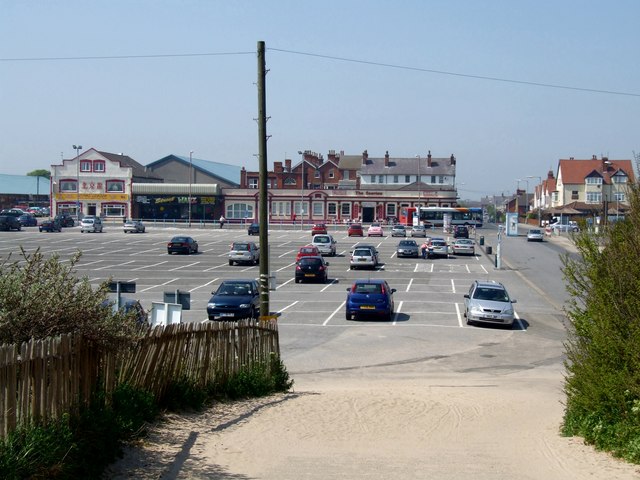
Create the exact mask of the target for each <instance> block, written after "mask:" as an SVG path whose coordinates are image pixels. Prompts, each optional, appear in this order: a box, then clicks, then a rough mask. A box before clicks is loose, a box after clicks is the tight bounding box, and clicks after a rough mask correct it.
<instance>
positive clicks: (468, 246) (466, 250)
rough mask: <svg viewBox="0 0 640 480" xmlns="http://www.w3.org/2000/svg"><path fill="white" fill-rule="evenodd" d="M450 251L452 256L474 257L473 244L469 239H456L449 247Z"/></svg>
mask: <svg viewBox="0 0 640 480" xmlns="http://www.w3.org/2000/svg"><path fill="white" fill-rule="evenodd" d="M451 251H452V252H453V254H454V255H475V254H476V249H475V242H474V241H473V240H471V239H470V238H458V239H457V240H456V241H455V242H453V245H451Z"/></svg>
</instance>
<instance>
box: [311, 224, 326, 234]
mask: <svg viewBox="0 0 640 480" xmlns="http://www.w3.org/2000/svg"><path fill="white" fill-rule="evenodd" d="M319 233H321V234H323V235H326V234H327V226H326V225H325V224H324V223H316V224H315V225H314V226H313V227H311V235H317V234H319Z"/></svg>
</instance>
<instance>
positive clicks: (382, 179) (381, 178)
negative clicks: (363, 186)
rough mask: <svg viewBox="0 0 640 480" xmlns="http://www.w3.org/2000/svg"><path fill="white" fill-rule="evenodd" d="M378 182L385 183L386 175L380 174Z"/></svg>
mask: <svg viewBox="0 0 640 480" xmlns="http://www.w3.org/2000/svg"><path fill="white" fill-rule="evenodd" d="M378 183H384V175H378Z"/></svg>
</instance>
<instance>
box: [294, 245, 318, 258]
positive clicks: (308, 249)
mask: <svg viewBox="0 0 640 480" xmlns="http://www.w3.org/2000/svg"><path fill="white" fill-rule="evenodd" d="M319 256H320V251H319V250H318V247H316V246H314V245H305V246H304V247H300V249H299V250H298V253H297V254H296V262H299V261H300V259H301V258H302V257H319Z"/></svg>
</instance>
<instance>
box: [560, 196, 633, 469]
mask: <svg viewBox="0 0 640 480" xmlns="http://www.w3.org/2000/svg"><path fill="white" fill-rule="evenodd" d="M629 199H630V203H631V209H630V213H629V215H627V217H626V218H625V220H623V221H620V222H616V223H615V224H613V225H611V226H609V227H608V228H604V229H601V232H600V233H599V234H597V235H594V234H593V233H590V232H587V231H585V229H582V232H583V233H580V234H578V235H576V236H575V237H574V240H575V243H576V246H577V248H578V251H579V253H580V255H579V258H575V257H571V256H568V255H567V256H565V257H563V272H564V275H565V278H566V279H567V288H568V292H569V294H570V296H571V301H570V304H569V306H568V308H567V315H568V317H569V319H570V320H571V325H572V329H571V330H570V332H569V337H568V340H567V342H566V344H565V350H566V353H567V361H566V362H565V365H566V370H567V375H566V380H565V386H564V390H565V393H566V397H567V399H566V408H565V414H564V421H563V427H562V432H563V433H564V434H565V435H579V436H582V437H584V439H585V441H587V442H588V443H591V444H593V445H595V446H596V447H597V448H600V449H604V450H607V451H610V452H612V453H614V454H615V455H617V456H620V457H623V458H625V459H627V460H629V461H633V462H638V461H639V460H640V296H639V295H638V292H639V291H640V263H639V262H638V261H637V260H638V258H640V191H639V189H638V187H637V186H636V185H631V186H630V191H629Z"/></svg>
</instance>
